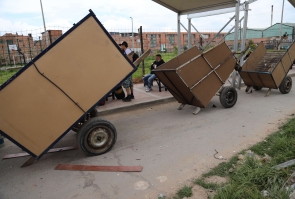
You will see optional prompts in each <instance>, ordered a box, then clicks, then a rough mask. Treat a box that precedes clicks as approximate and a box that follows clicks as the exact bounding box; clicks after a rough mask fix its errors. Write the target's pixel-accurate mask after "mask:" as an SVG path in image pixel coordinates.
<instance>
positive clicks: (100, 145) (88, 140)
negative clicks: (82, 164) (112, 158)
mask: <svg viewBox="0 0 295 199" xmlns="http://www.w3.org/2000/svg"><path fill="white" fill-rule="evenodd" d="M116 140H117V131H116V128H115V127H114V125H113V124H112V123H110V122H109V121H107V120H103V119H100V118H98V117H94V118H90V119H89V120H87V121H86V122H85V123H84V124H83V126H82V127H81V128H80V129H79V131H78V136H77V141H78V146H79V148H80V149H81V150H82V151H83V152H84V153H86V154H87V155H101V154H104V153H106V152H108V151H109V150H111V149H112V147H113V146H114V145H115V143H116Z"/></svg>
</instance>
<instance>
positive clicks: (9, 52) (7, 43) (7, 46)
mask: <svg viewBox="0 0 295 199" xmlns="http://www.w3.org/2000/svg"><path fill="white" fill-rule="evenodd" d="M6 45H7V53H8V58H9V63H10V66H12V65H11V58H10V51H9V45H8V41H7V40H6Z"/></svg>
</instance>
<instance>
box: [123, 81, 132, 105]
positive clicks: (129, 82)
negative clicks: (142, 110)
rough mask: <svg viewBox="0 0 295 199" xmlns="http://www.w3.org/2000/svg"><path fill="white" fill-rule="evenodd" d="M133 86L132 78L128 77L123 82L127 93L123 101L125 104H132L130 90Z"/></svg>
mask: <svg viewBox="0 0 295 199" xmlns="http://www.w3.org/2000/svg"><path fill="white" fill-rule="evenodd" d="M131 85H132V79H131V77H128V78H127V79H126V80H125V81H124V82H123V87H124V88H125V90H126V93H127V97H125V98H124V99H122V100H123V101H124V102H130V101H131V89H130V87H131Z"/></svg>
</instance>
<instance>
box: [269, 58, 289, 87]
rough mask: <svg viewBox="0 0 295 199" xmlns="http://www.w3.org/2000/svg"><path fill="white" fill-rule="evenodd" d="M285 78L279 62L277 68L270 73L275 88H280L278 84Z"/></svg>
mask: <svg viewBox="0 0 295 199" xmlns="http://www.w3.org/2000/svg"><path fill="white" fill-rule="evenodd" d="M285 76H286V73H285V71H284V68H283V65H282V63H281V62H279V63H278V65H277V67H276V68H275V69H274V71H273V72H272V77H273V79H274V81H275V84H276V86H277V87H279V86H280V84H281V83H282V81H283V79H284V78H285Z"/></svg>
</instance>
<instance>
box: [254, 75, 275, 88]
mask: <svg viewBox="0 0 295 199" xmlns="http://www.w3.org/2000/svg"><path fill="white" fill-rule="evenodd" d="M258 75H259V77H260V79H261V80H262V83H263V87H266V88H273V89H277V88H278V87H277V86H276V84H275V82H274V80H273V78H272V75H271V74H261V73H259V74H258Z"/></svg>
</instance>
